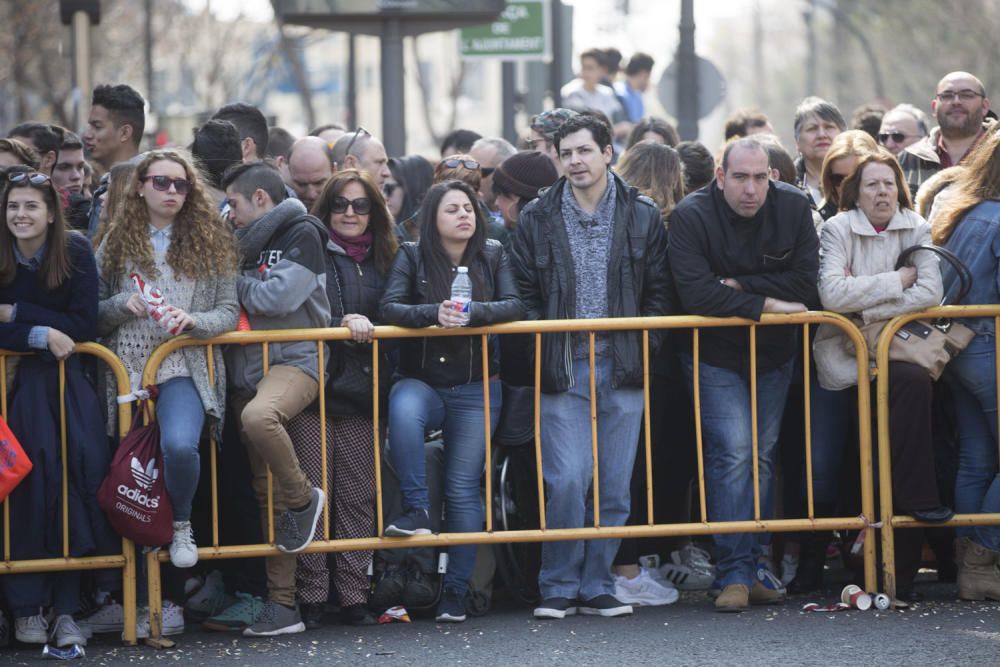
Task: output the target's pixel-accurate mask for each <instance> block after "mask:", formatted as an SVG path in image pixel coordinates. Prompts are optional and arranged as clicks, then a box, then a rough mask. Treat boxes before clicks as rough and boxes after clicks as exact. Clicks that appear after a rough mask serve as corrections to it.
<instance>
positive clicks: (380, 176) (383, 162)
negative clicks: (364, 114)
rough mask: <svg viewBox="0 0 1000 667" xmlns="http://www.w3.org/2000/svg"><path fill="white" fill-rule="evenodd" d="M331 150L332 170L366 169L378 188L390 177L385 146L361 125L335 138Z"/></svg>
mask: <svg viewBox="0 0 1000 667" xmlns="http://www.w3.org/2000/svg"><path fill="white" fill-rule="evenodd" d="M332 152H333V165H334V166H333V168H334V171H340V170H342V169H360V170H362V171H367V172H368V175H369V176H371V177H372V180H374V181H375V185H377V186H378V187H379V189H381V188H382V186H383V185H385V182H386V181H387V180H388V179H390V178H392V172H390V171H389V156H388V155H386V153H385V146H383V145H382V142H381V141H379V140H378V139H376V138H375V137H374V136H373V135H372V133H371V132H369V131H368V130H366V129H365V128H363V127H359V128H358V129H356V130H355V131H354V132H349V133H347V134H345V135H344V136H342V137H341V138H340V139H337V143H335V144H334V145H333V151H332Z"/></svg>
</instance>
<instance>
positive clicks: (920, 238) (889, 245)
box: [813, 209, 942, 390]
mask: <svg viewBox="0 0 1000 667" xmlns="http://www.w3.org/2000/svg"><path fill="white" fill-rule="evenodd" d="M930 242H931V228H930V225H928V224H927V222H926V221H925V220H924V219H923V218H921V217H920V216H919V215H917V214H916V213H914V212H913V211H912V210H909V209H902V210H899V211H897V212H896V215H894V216H893V218H892V220H890V221H889V225H888V227H886V228H885V230H884V231H882V233H881V234H880V233H878V232H876V231H875V228H874V227H872V225H871V223H870V222H869V221H868V218H867V217H866V216H865V214H864V213H863V212H862V211H860V210H859V209H852V210H850V211H844V212H842V213H840V214H838V215H836V216H834V217H833V218H830V219H829V220H827V221H826V224H825V225H823V231H822V233H821V235H820V262H819V297H820V300H821V301H822V302H823V308H824V310H830V311H833V312H835V313H844V314H854V315H857V316H858V317H860V319H861V320H862V321H863V322H864V323H865V324H868V323H870V322H881V321H884V320H888V319H891V318H893V317H896V316H897V315H902V314H904V313H912V312H914V311H917V310H923V309H924V308H929V307H931V306H936V305H937V304H938V303H940V302H941V294H942V287H941V270H940V267H939V264H938V258H937V255H936V254H934V253H932V252H916V253H914V254H913V255H911V256H910V264H911V265H912V266H914V267H916V269H917V281H916V282H915V283H914V284H913V285H912V286H911V287H910V288H909V289H905V290H904V289H903V285H902V283H901V282H900V280H899V274H898V273H897V272H896V260H897V259H898V258H899V253H900V252H902V251H903V250H904V249H906V248H909V247H910V246H914V245H921V244H929V243H930ZM813 349H814V351H815V356H816V370H817V373H818V376H819V383H820V385H821V386H822V387H823V388H824V389H830V390H839V389H846V388H847V387H851V386H853V385H855V384H857V382H858V372H857V362H856V360H855V358H854V356H853V355H852V354H851V353H850V352H849V350H850V347H849V345H848V339H847V335H846V334H844V333H843V332H842V331H841V329H839V328H838V327H834V326H832V325H828V324H824V325H820V327H819V329H818V331H817V332H816V340H815V341H814V343H813Z"/></svg>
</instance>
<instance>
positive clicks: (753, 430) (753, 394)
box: [694, 325, 809, 521]
mask: <svg viewBox="0 0 1000 667" xmlns="http://www.w3.org/2000/svg"><path fill="white" fill-rule="evenodd" d="M694 363H696V364H697V363H701V360H700V359H695V360H694ZM808 409H809V406H806V410H808ZM759 451H760V443H759V442H758V437H757V327H755V326H753V325H750V452H751V457H752V458H753V518H754V519H756V520H757V521H760V461H759V460H758V452H759ZM773 483H774V482H773V480H772V484H773Z"/></svg>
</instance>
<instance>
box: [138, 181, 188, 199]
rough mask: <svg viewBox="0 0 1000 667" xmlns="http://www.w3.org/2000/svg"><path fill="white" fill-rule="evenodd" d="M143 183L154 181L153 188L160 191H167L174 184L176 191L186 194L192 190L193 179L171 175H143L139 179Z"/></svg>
mask: <svg viewBox="0 0 1000 667" xmlns="http://www.w3.org/2000/svg"><path fill="white" fill-rule="evenodd" d="M139 180H140V181H142V182H143V183H145V182H146V181H153V189H154V190H159V191H160V192H167V191H168V190H170V186H171V185H172V186H174V192H176V193H177V194H179V195H186V194H187V193H188V192H190V191H191V181H188V180H185V179H183V178H170V177H169V176H143V177H142V178H140V179H139Z"/></svg>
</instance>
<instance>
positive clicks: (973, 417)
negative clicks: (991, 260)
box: [945, 335, 1000, 551]
mask: <svg viewBox="0 0 1000 667" xmlns="http://www.w3.org/2000/svg"><path fill="white" fill-rule="evenodd" d="M945 378H946V379H947V381H948V384H949V386H950V387H951V389H952V392H953V394H954V397H955V412H956V415H957V417H958V441H959V455H958V475H957V476H956V479H955V511H957V512H959V513H961V514H980V513H992V512H1000V477H998V475H997V383H996V353H995V348H994V340H993V337H992V336H984V335H979V336H976V337H975V338H974V339H973V340H972V342H971V343H969V346H968V347H967V348H965V349H964V350H963V351H962V353H961V354H960V355H958V356H957V357H956V358H955V359H953V360H952V361H951V363H950V364H948V368H947V370H946V374H945ZM956 532H957V533H958V535H959V536H960V537H968V538H971V539H972V540H973V541H974V542H976V543H978V544H980V545H982V546H984V547H986V548H987V549H991V550H993V551H1000V526H968V527H963V528H957V529H956Z"/></svg>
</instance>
